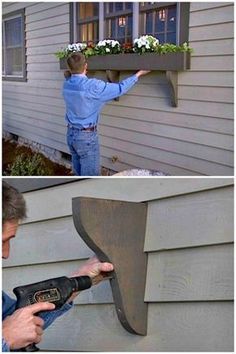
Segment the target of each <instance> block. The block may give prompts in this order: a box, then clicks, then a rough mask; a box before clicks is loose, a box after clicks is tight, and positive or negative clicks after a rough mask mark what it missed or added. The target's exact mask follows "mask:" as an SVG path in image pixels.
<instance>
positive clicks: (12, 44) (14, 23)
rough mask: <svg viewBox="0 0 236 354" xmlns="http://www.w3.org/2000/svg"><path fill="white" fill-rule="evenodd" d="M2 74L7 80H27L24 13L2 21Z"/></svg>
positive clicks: (11, 15)
mask: <svg viewBox="0 0 236 354" xmlns="http://www.w3.org/2000/svg"><path fill="white" fill-rule="evenodd" d="M2 42H3V43H2V73H3V79H5V80H16V81H22V80H26V68H25V65H26V64H25V63H26V60H25V30H24V11H19V12H15V13H11V14H9V15H7V16H4V17H3V21H2Z"/></svg>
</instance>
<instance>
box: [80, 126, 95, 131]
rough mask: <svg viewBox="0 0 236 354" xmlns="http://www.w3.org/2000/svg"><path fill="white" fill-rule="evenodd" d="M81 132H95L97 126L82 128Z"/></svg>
mask: <svg viewBox="0 0 236 354" xmlns="http://www.w3.org/2000/svg"><path fill="white" fill-rule="evenodd" d="M81 130H82V131H87V132H96V130H97V126H96V125H94V126H93V127H88V128H82V129H81Z"/></svg>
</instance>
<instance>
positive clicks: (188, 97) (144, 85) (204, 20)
mask: <svg viewBox="0 0 236 354" xmlns="http://www.w3.org/2000/svg"><path fill="white" fill-rule="evenodd" d="M22 7H25V14H26V47H27V72H28V81H27V82H26V83H18V82H4V83H3V120H4V130H6V131H9V132H12V133H14V134H17V135H19V136H23V137H24V138H27V139H29V140H33V141H36V142H38V143H40V144H43V145H46V146H49V147H51V148H53V149H57V150H59V151H63V152H67V153H68V149H67V146H66V139H65V133H66V127H65V123H64V104H63V100H62V97H61V86H62V77H63V74H62V72H60V70H59V63H58V61H57V59H56V58H55V56H54V53H55V52H56V51H57V50H59V49H60V48H62V47H64V46H65V45H67V44H68V42H69V38H70V33H69V31H70V25H69V3H13V4H10V3H4V4H3V14H7V13H9V12H11V11H14V10H16V9H18V8H22ZM233 13H234V11H233V3H226V2H213V3H212V2H209V3H206V2H204V3H203V2H191V4H190V24H189V44H190V46H191V47H192V48H193V49H194V53H193V54H192V63H191V70H189V71H187V72H182V73H179V76H178V96H179V105H178V107H177V108H174V107H171V106H170V92H169V88H168V84H167V80H166V77H165V74H164V73H161V72H153V73H151V74H149V75H148V76H145V77H143V78H141V79H140V80H139V83H138V84H137V85H136V86H135V87H134V88H133V89H132V90H131V91H130V92H129V93H128V94H127V95H125V96H124V97H122V98H120V100H119V102H114V101H113V102H111V103H109V104H108V105H106V107H105V108H104V109H103V111H102V117H101V124H100V129H99V131H100V136H101V157H102V161H101V162H102V165H103V166H105V167H107V168H110V169H112V170H115V171H120V170H123V169H126V168H133V167H138V168H147V169H152V170H161V171H163V172H166V173H169V174H171V175H233V20H234V19H233ZM130 74H131V72H122V75H121V79H122V78H124V77H127V76H129V75H130ZM96 77H101V78H105V76H104V73H99V72H97V73H96ZM114 156H116V157H117V158H118V159H112V157H114ZM114 160H116V162H115V163H114V162H112V161H114Z"/></svg>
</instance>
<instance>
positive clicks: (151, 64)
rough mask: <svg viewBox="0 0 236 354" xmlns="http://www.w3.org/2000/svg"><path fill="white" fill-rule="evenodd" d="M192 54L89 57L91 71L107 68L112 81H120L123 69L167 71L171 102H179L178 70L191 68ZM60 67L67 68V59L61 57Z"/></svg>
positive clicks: (173, 103)
mask: <svg viewBox="0 0 236 354" xmlns="http://www.w3.org/2000/svg"><path fill="white" fill-rule="evenodd" d="M190 59H191V54H190V53H188V52H177V53H167V54H162V55H161V54H154V53H146V54H142V55H140V54H136V53H134V54H111V55H97V56H92V57H89V58H88V60H87V62H88V69H89V70H90V71H96V70H106V71H107V75H108V80H109V81H110V82H117V81H119V72H120V71H122V70H132V71H137V70H141V69H142V70H152V71H153V70H155V71H166V77H167V79H168V81H169V83H170V88H171V103H172V106H174V107H177V104H178V92H177V89H178V72H179V71H185V70H189V69H190ZM60 69H67V65H66V59H60Z"/></svg>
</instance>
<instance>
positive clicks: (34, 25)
mask: <svg viewBox="0 0 236 354" xmlns="http://www.w3.org/2000/svg"><path fill="white" fill-rule="evenodd" d="M65 23H67V24H68V25H69V18H66V17H65V15H64V13H63V14H62V15H58V16H57V17H56V18H55V19H54V20H53V23H49V22H48V19H46V20H45V19H43V20H39V21H35V22H31V23H28V24H27V29H28V32H31V31H37V30H38V29H39V30H40V31H41V30H44V29H45V28H49V27H51V26H54V25H55V26H56V25H60V24H61V25H63V24H65Z"/></svg>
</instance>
